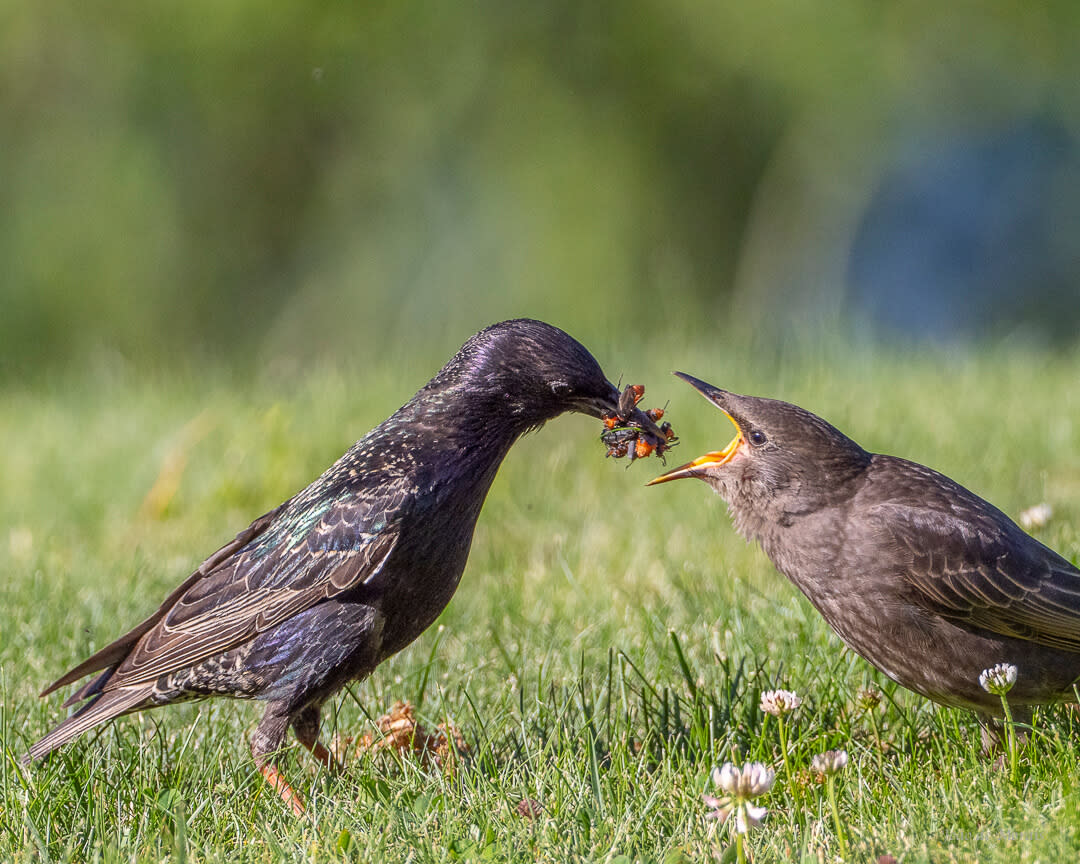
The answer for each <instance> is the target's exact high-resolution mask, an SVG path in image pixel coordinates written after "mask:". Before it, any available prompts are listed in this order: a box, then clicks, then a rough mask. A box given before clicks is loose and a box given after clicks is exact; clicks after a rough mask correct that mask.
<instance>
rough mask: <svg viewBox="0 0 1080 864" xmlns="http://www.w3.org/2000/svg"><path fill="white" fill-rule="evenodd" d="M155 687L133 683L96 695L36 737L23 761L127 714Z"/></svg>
mask: <svg viewBox="0 0 1080 864" xmlns="http://www.w3.org/2000/svg"><path fill="white" fill-rule="evenodd" d="M151 690H152V688H149V687H146V686H142V687H130V688H120V689H117V690H110V691H108V692H106V693H102V694H100V695H98V696H96V697H94V698H93V700H92V701H90V702H87V703H86V704H85V705H83V707H82V708H80V709H79V710H78V711H76V712H75V713H74V714H72V715H71V716H70V717H68V718H67V719H66V720H64V721H63V722H62V723H60V725H58V726H57V727H56V728H55V729H53V730H52V731H51V732H50V733H49V734H48V735H46V736H45V737H44V738H42V739H41V740H40V741H37V742H36V743H35V744H34V745H33V746H32V747H31V748H30V750H29V752H28V753H27V754H26V755H25V756H23V758H22V764H23V765H29V764H30V763H31V762H34V761H36V760H37V759H40V758H41V757H42V756H47V755H48V754H49V753H51V752H52V751H53V750H55V749H56V748H57V747H60V746H61V745H63V744H66V743H67V742H68V741H71V740H72V739H73V738H77V737H78V736H80V735H82V733H83V732H86V731H87V730H88V729H91V728H93V727H94V726H97V725H98V723H104V722H105V721H106V720H111V719H112V718H113V717H119V716H120V715H121V714H127V713H129V712H131V711H134V710H136V709H137V708H139V707H140V706H143V705H144V704H145V703H146V701H147V698H148V697H149V695H150V692H151Z"/></svg>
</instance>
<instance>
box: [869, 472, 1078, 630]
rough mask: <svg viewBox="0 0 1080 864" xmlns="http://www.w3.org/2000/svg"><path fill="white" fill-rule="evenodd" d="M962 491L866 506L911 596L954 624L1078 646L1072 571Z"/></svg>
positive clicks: (1075, 579) (1075, 578) (1075, 584)
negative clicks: (928, 501)
mask: <svg viewBox="0 0 1080 864" xmlns="http://www.w3.org/2000/svg"><path fill="white" fill-rule="evenodd" d="M957 488H960V487H957ZM964 491H965V492H966V490H964ZM966 495H967V496H970V500H956V499H953V500H951V501H950V502H947V503H946V502H939V503H938V506H932V507H928V506H925V504H922V505H920V504H915V503H909V504H905V503H887V504H879V505H877V506H875V507H872V508H870V510H869V511H868V512H867V515H868V516H869V517H870V518H871V519H872V520H873V522H874V524H875V525H876V527H877V531H878V532H879V536H882V537H885V538H886V542H888V545H889V553H890V563H892V562H893V561H895V562H896V563H897V564H898V566H899V568H900V575H901V576H902V578H904V579H906V581H907V583H908V585H909V586H910V588H911V592H912V598H911V599H913V600H914V601H915V602H917V603H919V604H920V605H922V606H924V607H925V608H927V609H929V610H931V611H933V612H935V613H937V614H939V615H942V616H943V617H945V618H948V619H950V620H952V621H954V622H955V623H957V624H960V625H962V626H963V625H967V626H970V627H972V628H978V629H983V630H988V631H991V632H993V633H998V634H1001V635H1004V636H1012V637H1016V638H1019V639H1028V640H1031V641H1033V642H1037V643H1039V644H1042V645H1047V646H1051V647H1054V648H1062V649H1065V650H1070V651H1080V571H1078V570H1077V569H1076V568H1075V567H1073V566H1072V565H1071V564H1070V563H1069V562H1068V561H1066V560H1065V559H1064V558H1062V557H1061V556H1060V555H1058V554H1057V553H1056V552H1054V551H1053V550H1052V549H1049V548H1047V547H1046V546H1044V545H1042V544H1041V543H1039V542H1038V541H1037V540H1035V539H1034V538H1032V537H1029V536H1028V535H1027V534H1025V533H1024V532H1023V531H1021V530H1020V529H1019V528H1018V527H1017V526H1016V525H1014V524H1013V523H1012V522H1011V521H1009V520H1008V518H1007V517H1006V516H1004V514H1002V513H1001V512H1000V511H998V510H996V509H995V508H993V507H992V506H991V505H989V504H987V503H986V502H985V501H982V500H981V499H978V498H975V496H973V495H971V493H966Z"/></svg>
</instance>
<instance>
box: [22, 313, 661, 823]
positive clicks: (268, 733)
mask: <svg viewBox="0 0 1080 864" xmlns="http://www.w3.org/2000/svg"><path fill="white" fill-rule="evenodd" d="M619 395H620V394H619V391H618V390H617V389H616V387H615V386H614V385H613V384H611V383H610V382H609V381H608V380H607V378H606V377H605V376H604V373H603V372H602V371H601V369H600V366H599V365H598V364H597V362H596V360H595V359H594V358H593V357H592V355H591V354H590V353H589V352H588V351H587V350H586V349H585V348H584V347H583V346H582V345H581V344H579V343H578V342H576V341H575V340H574V339H572V338H571V337H570V336H568V335H567V334H566V333H564V332H563V331H562V330H559V329H557V328H555V327H552V326H550V325H548V324H544V323H542V322H540V321H531V320H525V319H521V320H515V321H505V322H503V323H501V324H495V325H493V326H491V327H488V328H487V329H485V330H482V331H481V332H479V333H477V334H476V335H475V336H473V337H472V338H471V339H469V340H468V342H466V343H465V345H464V346H462V348H461V350H460V351H458V353H457V354H456V355H454V357H453V358H451V360H450V362H449V363H447V364H446V366H445V367H443V369H442V371H440V372H439V373H438V375H436V376H435V377H434V378H432V379H431V381H429V382H428V383H427V384H426V385H425V386H424V387H423V388H422V389H421V390H420V391H419V392H417V394H416V395H415V396H414V397H413V398H412V399H411V400H410V401H409V402H408V403H407V404H406V405H404V406H403V407H402V408H400V409H399V410H398V411H397V412H395V413H394V414H393V415H392V416H391V417H389V418H388V419H387V420H385V421H384V422H383V423H382V424H380V425H379V426H377V427H376V428H375V429H373V430H372V431H371V432H369V433H368V434H367V435H366V436H365V437H364V438H362V439H361V440H359V441H358V442H357V443H356V444H354V445H353V446H352V447H351V448H350V449H349V450H348V452H346V453H345V455H344V456H342V457H341V458H340V459H339V460H338V461H337V462H335V463H334V464H333V465H331V466H330V468H328V469H327V470H326V472H325V473H324V474H323V475H322V476H321V477H319V478H318V479H317V480H316V481H315V482H314V483H312V484H311V485H310V486H308V487H307V488H306V489H304V490H302V491H301V492H299V493H298V494H297V495H296V496H294V497H293V498H290V499H289V500H288V501H286V502H284V503H283V504H281V505H280V506H279V507H277V508H275V509H274V510H272V511H270V512H269V513H267V514H266V515H264V516H261V517H259V518H258V519H256V520H255V521H254V522H253V523H252V524H251V525H250V526H249V527H248V528H246V529H245V530H243V531H241V532H240V533H239V534H238V535H237V536H236V539H235V540H233V541H232V542H231V543H229V544H227V545H226V546H224V547H223V548H221V549H220V550H218V551H217V552H215V553H214V554H213V555H211V556H210V557H209V558H207V559H206V561H204V562H203V563H202V564H201V565H200V566H199V568H198V569H197V570H196V571H195V572H194V573H193V574H192V575H191V576H190V577H189V578H188V579H187V581H186V582H184V583H183V584H182V585H181V586H180V587H179V588H177V589H176V590H175V591H173V593H172V594H170V595H169V596H168V597H167V598H166V599H165V602H164V603H162V604H161V606H160V608H159V609H158V610H157V612H155V613H154V614H153V615H151V616H150V617H149V618H147V619H146V620H145V621H143V622H142V623H141V624H139V625H138V626H137V627H135V629H133V630H131V631H130V632H129V633H127V634H126V635H124V636H121V637H120V638H119V639H117V640H116V641H115V642H113V643H112V644H111V645H108V646H107V647H105V648H103V649H102V650H101V651H99V652H97V653H96V654H95V655H94V656H93V657H91V658H90V659H88V660H86V661H85V662H83V663H81V664H79V665H78V666H76V667H75V668H74V669H72V670H71V671H70V672H68V673H67V674H66V675H64V676H63V677H62V678H60V679H59V680H58V681H56V682H54V683H53V684H51V685H50V686H49V687H48V688H46V689H45V691H44V693H42V695H43V696H44V695H46V694H48V693H51V692H52V691H53V690H56V689H57V688H59V687H62V686H64V685H66V684H69V683H71V682H73V681H77V680H78V679H80V678H83V677H84V676H86V675H88V674H90V673H92V672H99V674H98V675H97V676H96V677H94V678H93V679H91V680H90V681H89V683H87V684H85V685H84V686H83V687H82V688H81V689H79V690H78V691H77V692H76V693H75V694H74V695H73V696H72V697H71V698H70V699H68V700H67V702H66V703H65V705H72V704H75V703H78V702H82V701H84V700H85V704H84V705H83V706H82V707H81V708H79V710H77V711H76V712H75V713H74V714H72V715H71V716H70V717H68V718H67V719H66V720H64V721H63V722H62V723H60V724H59V725H58V726H57V727H56V728H55V729H53V730H52V731H51V732H50V733H49V734H48V735H46V736H45V737H44V738H42V739H41V740H40V741H38V742H37V743H36V744H34V745H33V747H31V748H30V752H29V754H28V756H27V760H26V761H29V760H32V759H37V758H39V757H42V756H44V755H46V754H47V753H49V752H50V751H52V750H54V749H55V748H57V747H59V746H60V745H62V744H64V743H65V742H67V741H70V740H71V739H72V738H74V737H76V736H77V735H80V734H82V733H83V732H85V731H86V730H88V729H90V728H92V727H94V726H96V725H97V724H99V723H101V722H103V721H105V720H109V719H110V718H113V717H118V716H120V715H122V714H128V713H130V712H133V711H141V710H143V709H146V708H151V707H154V706H157V705H165V704H169V703H172V702H178V701H181V700H186V699H193V698H203V697H208V696H232V697H239V698H249V699H260V700H262V701H264V702H265V703H266V710H265V713H264V715H263V718H262V720H261V722H260V723H259V725H258V727H257V728H256V730H255V733H254V735H253V737H252V741H251V751H252V754H253V755H254V757H255V762H256V764H257V765H258V767H259V769H260V771H261V772H262V773H263V775H264V776H265V777H266V779H267V781H268V782H269V783H270V784H271V785H272V786H273V787H274V788H275V789H276V790H277V791H278V792H279V793H280V794H281V796H282V798H283V799H285V801H286V802H287V803H289V804H290V805H291V806H292V807H293V809H294V810H295V811H296V812H297V813H302V812H303V805H302V803H301V801H300V799H299V797H297V795H296V794H295V793H294V792H293V790H292V789H291V787H290V786H289V785H288V783H287V782H286V780H285V779H284V777H283V776H282V775H281V774H280V772H279V771H278V769H277V767H276V765H275V762H274V756H275V754H276V753H277V751H278V750H280V748H281V746H282V744H283V742H284V740H285V735H286V731H287V729H288V727H289V726H290V725H291V726H292V727H293V730H294V731H295V733H296V737H297V739H298V740H299V741H300V742H301V743H302V744H303V745H304V746H305V747H307V748H308V749H309V750H311V751H312V752H313V753H314V754H315V756H316V757H317V758H319V759H320V760H321V761H323V762H324V763H326V764H327V765H330V763H331V761H332V760H331V757H330V755H329V753H328V752H327V750H326V749H325V748H324V747H323V746H322V745H321V744H319V743H318V737H317V736H318V729H319V711H320V706H321V705H322V704H323V702H324V701H325V700H326V699H327V698H328V697H329V696H330V695H331V694H333V693H334V692H335V691H337V690H338V689H339V688H340V687H342V686H343V685H344V684H345V683H347V682H348V681H351V680H356V679H361V678H364V677H365V676H366V675H368V674H369V673H370V672H371V671H372V670H373V669H374V668H375V667H376V666H377V665H378V664H379V663H381V662H382V661H383V660H385V659H386V658H388V657H389V656H391V655H392V654H394V653H396V652H398V651H400V650H401V649H402V648H404V647H405V646H406V645H408V644H409V643H410V642H412V641H413V640H414V639H415V638H416V637H417V636H419V635H420V634H421V633H422V632H423V631H424V630H425V629H426V628H427V627H428V626H429V625H430V624H431V623H432V622H433V621H434V620H435V618H436V617H437V616H438V614H439V613H440V612H441V611H442V610H443V608H444V607H445V606H446V604H447V603H448V602H449V601H450V598H451V596H452V595H453V593H454V590H455V589H456V588H457V584H458V580H459V579H460V577H461V572H462V570H463V568H464V567H465V560H466V558H467V557H468V553H469V546H470V544H471V542H472V536H473V529H474V527H475V525H476V519H477V516H478V515H479V513H480V508H481V506H482V505H483V503H484V498H485V496H486V495H487V491H488V488H489V487H490V485H491V482H492V480H493V479H494V477H495V473H496V471H497V470H498V467H499V464H500V463H501V462H502V460H503V457H504V456H506V453H507V451H508V450H509V449H510V446H511V445H512V444H513V443H514V442H515V441H516V440H517V439H518V437H520V436H521V435H522V434H523V433H524V432H526V431H528V430H530V429H533V428H536V427H538V426H540V425H541V424H543V423H544V422H545V421H546V420H550V419H552V418H553V417H556V416H557V415H559V414H562V413H563V412H565V411H579V412H582V413H585V414H590V415H592V416H594V417H600V416H601V415H602V414H610V413H613V412H614V411H615V410H617V408H618V401H619ZM639 415H640V416H639ZM634 420H635V421H636V422H638V423H640V424H641V425H642V426H643V427H644V428H646V429H648V430H650V433H651V434H653V435H655V436H656V438H657V440H662V436H661V435H660V432H659V430H658V429H656V426H655V424H654V423H652V421H650V420H649V419H648V418H647V417H645V416H644V414H642V412H641V411H637V412H636V413H635V415H634ZM101 670H103V671H101Z"/></svg>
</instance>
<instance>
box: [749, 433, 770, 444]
mask: <svg viewBox="0 0 1080 864" xmlns="http://www.w3.org/2000/svg"><path fill="white" fill-rule="evenodd" d="M746 437H747V438H749V439H750V443H751V444H753V445H754V446H755V447H760V446H761V445H762V444H764V443H765V442H766V441H768V440H769V439H768V437H766V435H765V433H764V432H762V431H761V430H760V429H751V430H750V434H749V435H747V436H746Z"/></svg>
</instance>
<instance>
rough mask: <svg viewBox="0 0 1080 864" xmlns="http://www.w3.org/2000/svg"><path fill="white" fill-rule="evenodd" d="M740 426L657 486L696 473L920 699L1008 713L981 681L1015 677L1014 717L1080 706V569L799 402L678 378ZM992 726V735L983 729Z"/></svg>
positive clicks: (855, 641)
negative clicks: (1012, 671)
mask: <svg viewBox="0 0 1080 864" xmlns="http://www.w3.org/2000/svg"><path fill="white" fill-rule="evenodd" d="M675 374H676V375H678V376H679V377H680V378H682V379H683V380H684V381H686V382H688V383H689V384H691V385H692V386H693V387H695V388H696V389H697V390H698V391H699V392H700V393H701V394H702V395H704V396H705V398H706V399H708V400H709V401H710V402H712V403H713V404H714V405H716V407H717V408H719V409H720V410H721V411H723V412H724V414H726V415H727V417H728V419H730V420H731V422H732V423H733V424H734V426H735V430H736V434H735V437H734V439H733V440H732V441H731V442H730V443H729V444H728V445H727V446H726V447H725V448H724V449H723V450H719V451H716V452H712V453H706V454H705V455H704V456H701V457H700V458H698V459H695V460H694V461H693V462H690V463H688V464H686V465H683V466H681V467H679V468H676V469H674V470H673V471H670V472H668V473H666V474H663V475H661V476H660V477H657V478H655V479H654V480H652V481H651V483H650V485H652V484H655V483H665V482H667V481H669V480H677V479H679V478H682V477H698V478H700V479H702V480H704V481H705V482H706V483H708V484H709V485H710V486H711V487H712V488H713V490H714V491H715V492H716V493H717V494H719V495H720V497H721V498H723V499H724V500H725V501H726V502H727V504H728V510H729V512H730V513H731V516H732V518H733V520H734V523H735V528H736V529H737V530H738V531H739V533H740V534H742V535H743V536H744V537H746V538H747V539H753V540H757V541H758V542H759V543H760V544H761V547H762V548H763V549H764V550H765V553H766V554H767V555H768V556H769V558H770V560H771V561H772V562H773V564H774V565H775V566H776V568H777V569H778V570H779V571H780V572H781V573H783V574H784V575H785V576H787V577H788V578H789V579H790V580H791V581H792V582H794V583H795V585H796V586H797V587H798V588H799V589H800V590H801V591H802V592H803V593H804V594H805V595H806V596H807V598H808V599H809V600H810V602H811V603H812V604H813V605H814V607H815V608H816V609H817V610H818V611H819V612H820V613H821V614H822V615H823V616H824V617H825V620H826V621H827V622H828V623H829V625H830V626H831V627H832V628H833V629H834V630H835V631H836V632H837V634H839V636H840V638H841V639H843V640H844V642H846V643H847V645H848V646H849V647H850V648H851V649H852V650H854V651H855V652H857V653H858V654H860V655H862V656H863V657H864V658H866V659H867V660H868V661H870V663H872V664H873V665H874V666H876V667H877V668H878V669H880V670H881V671H882V672H884V673H885V674H886V675H888V676H889V677H890V678H892V679H893V680H894V681H896V682H898V683H900V684H902V685H903V686H904V687H907V688H909V689H911V690H914V691H915V692H916V693H921V694H922V695H923V696H926V697H928V698H930V699H933V700H934V701H935V702H940V703H941V704H943V705H954V706H962V707H965V708H971V709H974V710H975V711H977V712H979V714H980V718H981V720H982V721H983V722H984V724H986V723H987V721H989V722H990V723H993V722H994V721H993V720H991V718H999V717H1000V716H1001V713H1002V708H1001V700H1000V698H999V697H998V696H995V695H991V694H990V693H988V692H987V691H985V690H984V689H983V688H982V687H981V686H980V683H979V675H980V673H981V672H982V671H983V670H985V669H987V668H989V667H991V666H994V665H995V664H998V663H1008V664H1011V665H1013V666H1015V667H1016V668H1017V672H1018V674H1017V677H1016V684H1015V686H1014V688H1013V689H1012V690H1011V692H1009V703H1010V707H1011V708H1012V710H1013V714H1014V717H1015V718H1016V719H1018V720H1020V721H1022V722H1023V721H1027V720H1029V719H1030V711H1031V707H1032V706H1034V705H1040V704H1044V703H1048V702H1056V701H1064V700H1074V699H1075V695H1074V692H1073V689H1072V687H1073V683H1074V682H1075V681H1076V680H1077V679H1078V678H1080V571H1078V570H1077V568H1076V567H1074V566H1073V565H1072V564H1070V563H1069V562H1068V561H1066V560H1065V559H1064V558H1063V557H1061V556H1060V555H1058V554H1057V553H1056V552H1054V551H1053V550H1052V549H1049V548H1047V547H1046V546H1044V545H1043V544H1042V543H1040V542H1039V541H1038V540H1035V539H1034V538H1032V537H1030V536H1028V535H1027V534H1025V533H1024V532H1023V531H1022V530H1021V529H1020V528H1019V527H1018V526H1017V525H1016V524H1015V523H1014V522H1013V521H1012V520H1011V519H1009V517H1008V516H1006V515H1005V514H1004V513H1002V512H1001V511H1000V510H998V509H997V508H996V507H994V506H993V505H991V504H989V503H988V502H986V501H984V500H983V499H982V498H980V497H978V496H977V495H975V494H974V493H972V492H969V491H968V490H967V489H965V488H964V487H963V486H961V485H960V484H959V483H956V482H954V481H952V480H950V479H949V478H948V477H946V476H944V475H943V474H939V473H938V472H937V471H934V470H932V469H930V468H926V467H924V466H922V465H918V464H916V463H914V462H908V461H907V460H906V459H898V458H896V457H894V456H883V455H880V454H877V453H868V452H867V451H866V450H864V449H863V448H862V447H860V446H859V445H858V444H856V443H855V442H854V441H852V440H851V439H850V438H848V437H847V436H846V435H844V434H843V433H842V432H840V431H838V430H837V429H835V428H834V427H833V426H830V425H829V424H828V423H826V422H825V421H824V420H822V419H821V418H820V417H817V416H815V415H813V414H811V413H810V412H809V411H805V410H803V409H802V408H799V407H798V406H796V405H791V404H789V403H787V402H780V401H777V400H775V399H760V398H757V397H753V396H739V395H737V394H735V393H729V392H728V391H726V390H721V389H719V388H717V387H713V386H712V385H710V384H706V383H705V382H704V381H700V380H698V379H697V378H693V377H691V376H690V375H685V374H683V373H680V372H677V373H675ZM984 728H985V727H984Z"/></svg>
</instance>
